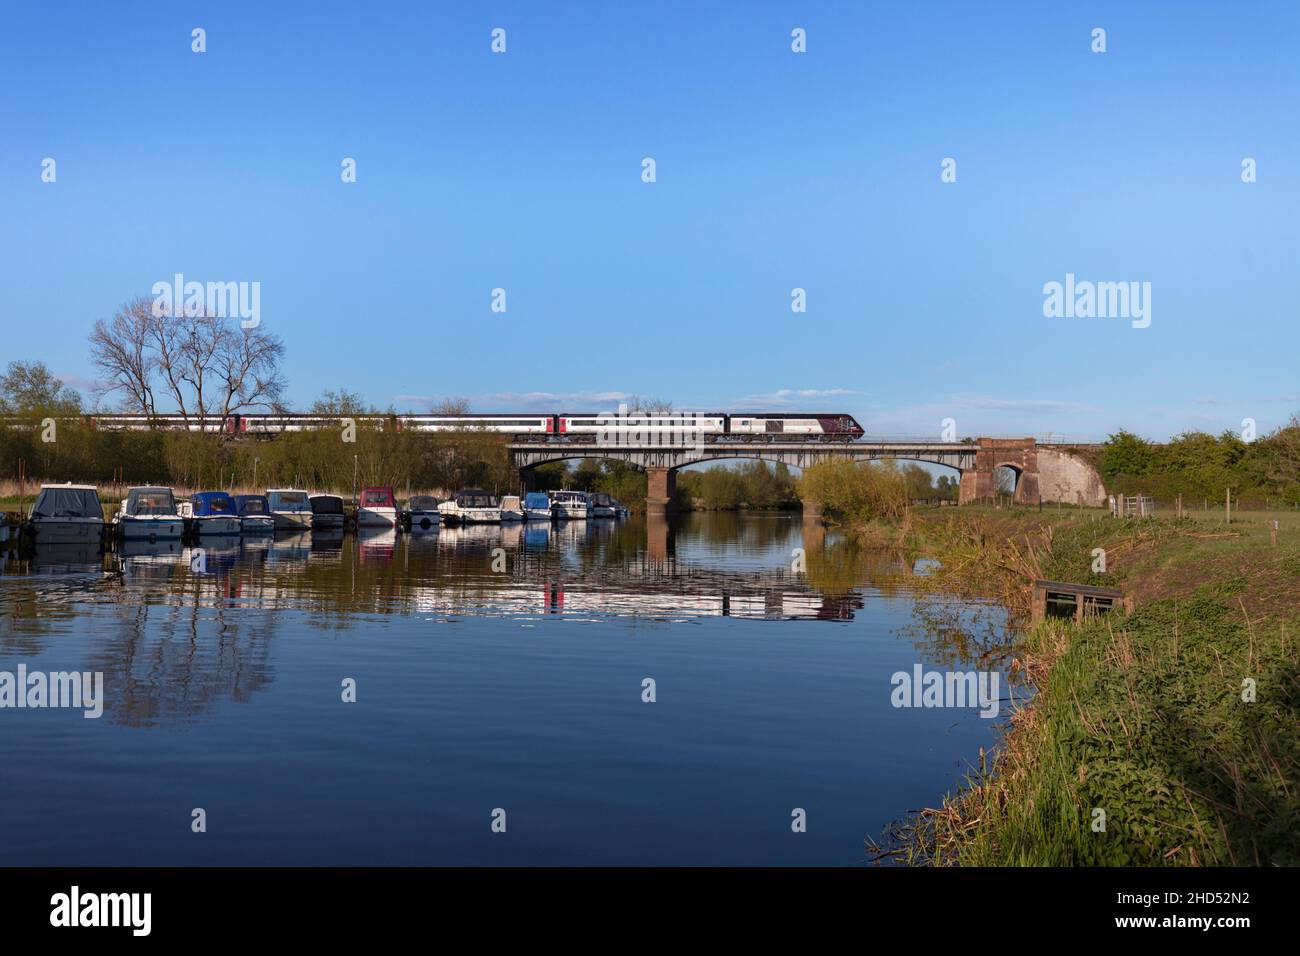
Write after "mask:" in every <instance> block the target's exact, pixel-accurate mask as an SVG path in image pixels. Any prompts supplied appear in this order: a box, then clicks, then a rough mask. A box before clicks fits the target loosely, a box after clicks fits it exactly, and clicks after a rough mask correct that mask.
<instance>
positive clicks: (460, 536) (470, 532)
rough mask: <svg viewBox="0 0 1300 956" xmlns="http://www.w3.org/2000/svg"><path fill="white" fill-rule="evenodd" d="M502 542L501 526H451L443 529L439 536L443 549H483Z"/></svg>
mask: <svg viewBox="0 0 1300 956" xmlns="http://www.w3.org/2000/svg"><path fill="white" fill-rule="evenodd" d="M500 540H501V525H499V524H470V525H451V526H449V527H446V528H443V529H442V533H441V534H440V535H438V544H439V546H441V547H443V548H451V549H455V548H464V547H467V546H469V547H473V546H478V547H483V546H485V545H490V544H491V545H494V544H497V543H498V542H500Z"/></svg>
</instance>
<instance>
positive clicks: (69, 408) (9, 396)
mask: <svg viewBox="0 0 1300 956" xmlns="http://www.w3.org/2000/svg"><path fill="white" fill-rule="evenodd" d="M0 410H2V411H4V412H6V413H8V414H11V415H15V414H16V415H35V414H45V415H78V414H80V413H81V395H80V394H79V393H78V392H77V391H76V390H75V389H72V388H69V387H68V386H67V385H65V384H63V381H62V380H61V379H60V378H59V377H58V376H57V375H55V374H54V373H53V372H51V371H50V370H49V368H48V367H47V366H46V365H45V363H44V362H10V363H9V365H8V367H7V368H6V369H5V372H4V375H3V376H2V377H0Z"/></svg>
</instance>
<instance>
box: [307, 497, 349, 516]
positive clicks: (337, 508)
mask: <svg viewBox="0 0 1300 956" xmlns="http://www.w3.org/2000/svg"><path fill="white" fill-rule="evenodd" d="M311 513H312V514H316V515H341V514H343V499H342V498H338V497H335V496H334V495H323V496H319V497H316V498H313V499H312V500H311Z"/></svg>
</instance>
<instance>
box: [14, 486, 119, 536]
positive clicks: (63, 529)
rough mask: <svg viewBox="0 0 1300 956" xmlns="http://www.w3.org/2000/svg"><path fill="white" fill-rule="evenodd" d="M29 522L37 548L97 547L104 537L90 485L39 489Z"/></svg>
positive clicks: (96, 496) (95, 495) (99, 510)
mask: <svg viewBox="0 0 1300 956" xmlns="http://www.w3.org/2000/svg"><path fill="white" fill-rule="evenodd" d="M31 518H32V533H33V534H34V535H35V536H36V543H37V544H72V543H76V544H80V543H86V542H92V541H93V542H96V543H98V541H99V539H100V538H101V537H103V534H104V508H103V506H102V505H101V504H100V503H99V494H98V493H97V492H96V491H95V486H94V485H42V486H41V493H40V494H39V495H38V496H37V498H36V504H35V505H33V506H32V515H31ZM5 530H6V532H7V530H8V529H7V528H6V529H5ZM4 537H5V538H7V537H8V535H7V534H6V535H4Z"/></svg>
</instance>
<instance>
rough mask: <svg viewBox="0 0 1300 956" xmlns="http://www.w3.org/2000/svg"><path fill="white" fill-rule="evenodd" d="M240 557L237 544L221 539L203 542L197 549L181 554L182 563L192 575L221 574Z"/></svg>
mask: <svg viewBox="0 0 1300 956" xmlns="http://www.w3.org/2000/svg"><path fill="white" fill-rule="evenodd" d="M239 557H240V549H239V542H238V541H233V542H228V541H226V540H225V539H223V538H213V539H212V540H211V541H203V542H201V543H200V544H199V545H198V546H197V547H193V548H187V549H185V550H184V551H182V552H181V558H182V561H183V562H184V563H186V564H188V565H189V568H190V572H191V573H193V574H222V573H224V572H227V571H229V570H230V569H231V568H233V567H234V566H235V565H236V564H237V563H238V562H239Z"/></svg>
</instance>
